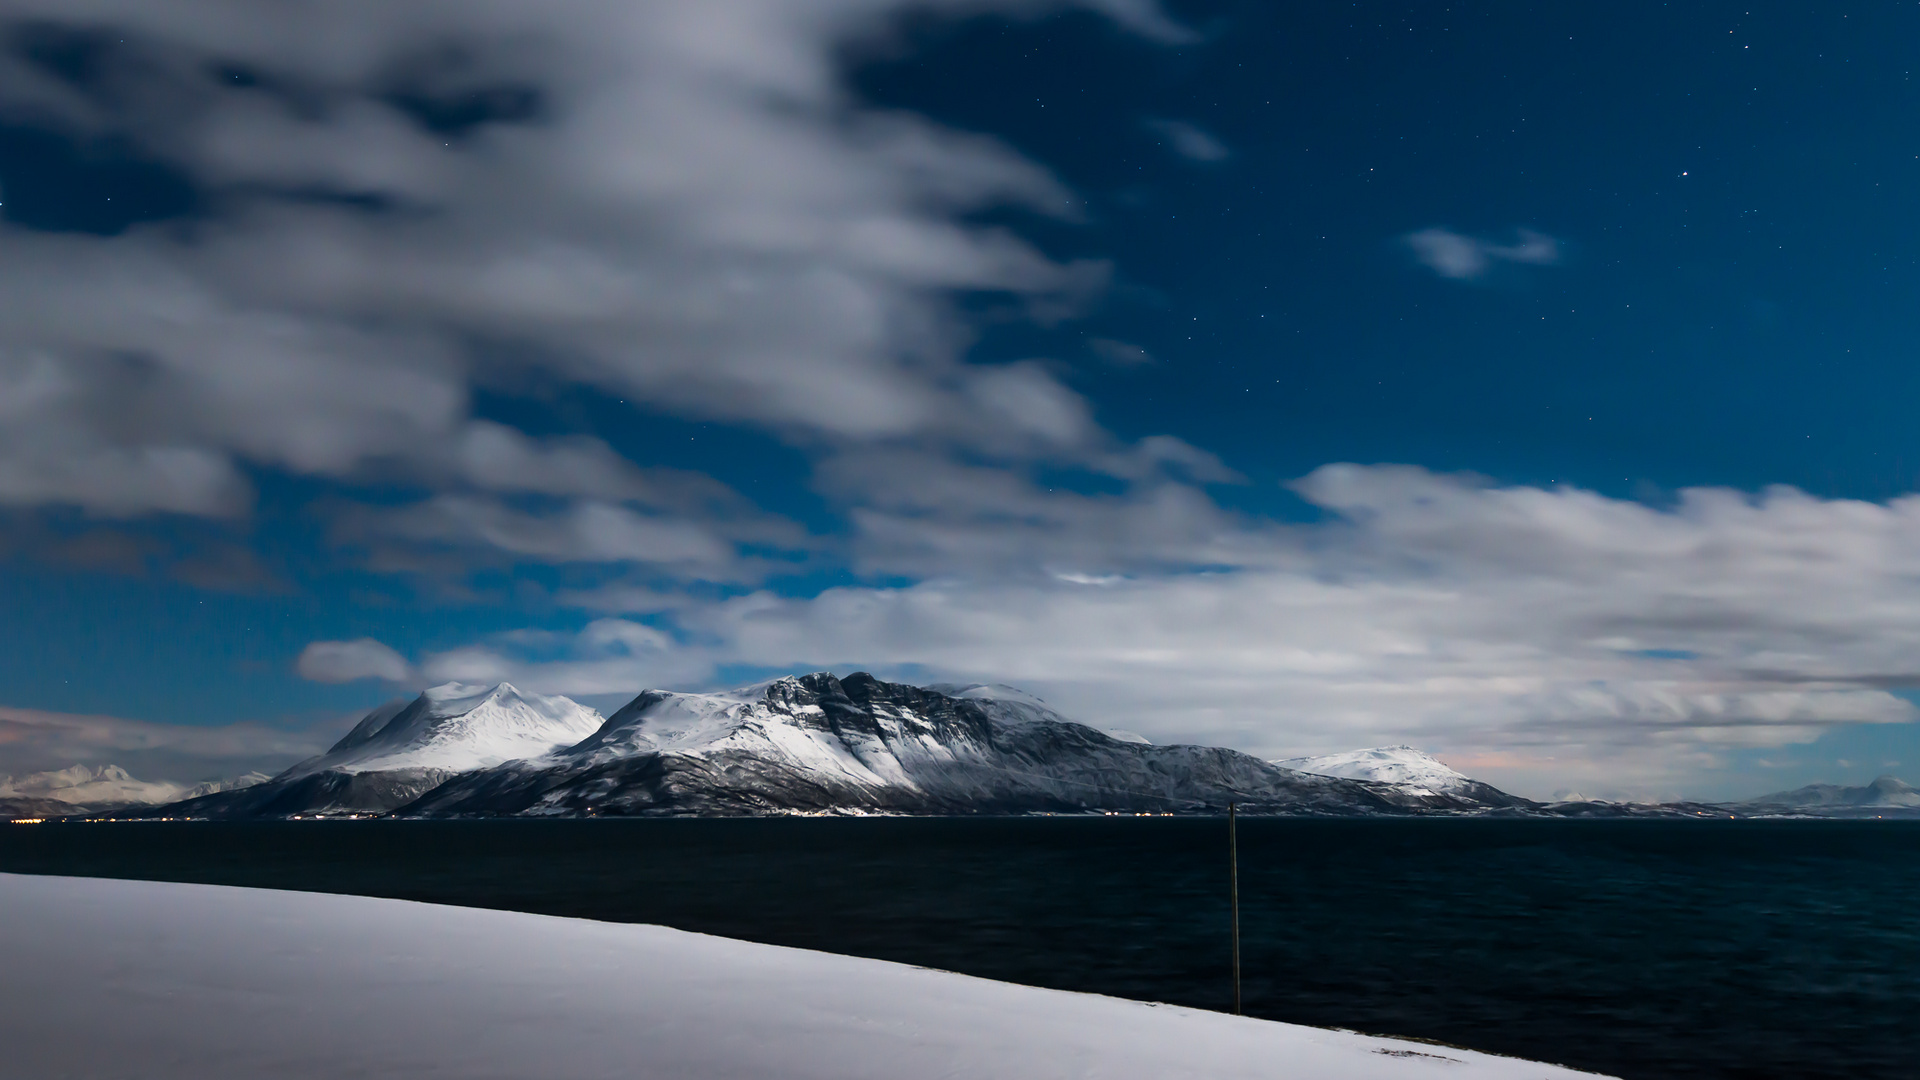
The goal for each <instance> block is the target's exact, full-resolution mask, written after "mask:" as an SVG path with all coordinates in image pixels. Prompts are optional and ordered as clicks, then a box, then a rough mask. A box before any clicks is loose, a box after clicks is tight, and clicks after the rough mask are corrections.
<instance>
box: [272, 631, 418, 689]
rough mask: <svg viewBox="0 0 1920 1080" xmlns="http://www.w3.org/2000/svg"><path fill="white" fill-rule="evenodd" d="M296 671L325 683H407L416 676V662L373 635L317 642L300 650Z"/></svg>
mask: <svg viewBox="0 0 1920 1080" xmlns="http://www.w3.org/2000/svg"><path fill="white" fill-rule="evenodd" d="M294 670H296V671H298V672H299V673H300V677H301V678H303V679H311V680H313V681H314V682H324V683H344V682H355V681H357V680H360V679H384V680H386V681H387V682H393V683H404V682H408V681H410V680H412V678H413V665H411V664H409V663H407V658H406V657H404V656H401V655H400V654H399V653H397V652H395V651H393V649H391V648H389V647H388V646H386V645H384V644H382V643H381V642H378V641H375V640H374V639H373V638H356V639H355V640H353V641H316V642H313V643H312V644H310V645H308V646H307V647H306V648H304V649H302V650H300V658H299V660H297V661H295V663H294Z"/></svg>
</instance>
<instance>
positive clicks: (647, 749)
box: [152, 672, 1524, 817]
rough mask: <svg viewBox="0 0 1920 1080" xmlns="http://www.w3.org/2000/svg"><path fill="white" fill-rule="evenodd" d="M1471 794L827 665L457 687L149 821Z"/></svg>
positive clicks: (988, 810)
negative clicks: (690, 678) (1097, 723)
mask: <svg viewBox="0 0 1920 1080" xmlns="http://www.w3.org/2000/svg"><path fill="white" fill-rule="evenodd" d="M1436 764H1437V763H1436ZM1441 768H1444V766H1442V767H1441ZM1482 789H1484V792H1483V791H1482ZM1461 791H1462V792H1464V793H1461V794H1456V793H1454V792H1453V791H1451V790H1449V791H1440V790H1434V789H1428V788H1419V787H1415V786H1412V785H1407V784H1394V783H1378V782H1374V781H1370V780H1366V779H1353V778H1346V777H1338V776H1325V775H1317V774H1313V773H1307V772H1300V771H1295V770H1293V769H1289V768H1283V767H1280V766H1277V765H1274V764H1272V763H1269V762H1265V761H1261V760H1260V759H1258V758H1255V757H1252V756H1250V755H1247V754H1242V753H1240V752H1238V751H1235V750H1228V749H1224V748H1221V747H1212V746H1178V745H1176V746H1154V745H1151V744H1148V743H1146V742H1145V741H1144V740H1140V739H1139V738H1138V736H1133V737H1132V738H1131V740H1130V739H1129V738H1128V737H1127V736H1125V734H1124V733H1106V732H1102V731H1100V730H1099V729H1096V728H1093V727H1089V726H1087V725H1085V724H1078V723H1075V722H1073V721H1071V720H1068V719H1066V718H1065V717H1063V716H1061V715H1060V714H1059V713H1058V712H1055V711H1054V710H1053V709H1052V708H1051V707H1049V706H1048V705H1047V704H1046V702H1044V701H1042V700H1040V699H1039V698H1036V697H1033V696H1032V695H1030V694H1025V693H1022V692H1021V691H1018V690H1015V689H1013V688H1011V687H1003V686H989V685H969V686H953V687H941V688H923V687H916V686H908V685H904V684H900V683H888V682H883V681H881V680H879V679H876V678H874V677H873V676H871V675H868V674H866V673H864V672H862V673H857V674H854V675H849V676H848V677H847V678H845V679H838V678H835V677H834V676H833V675H832V674H829V673H827V672H816V673H814V674H811V675H801V676H789V677H787V678H782V679H775V680H773V681H772V682H768V683H763V684H760V685H757V686H751V687H746V688H743V689H740V690H735V691H729V692H724V693H712V694H684V693H674V692H671V691H665V690H648V691H646V692H644V693H642V694H640V695H639V696H638V697H636V698H634V699H633V701H632V702H630V703H628V704H627V705H626V706H625V707H624V708H622V709H620V710H619V711H618V712H616V713H614V715H613V716H612V717H609V718H607V719H606V720H605V721H602V720H601V718H600V716H599V714H598V713H596V712H594V711H593V710H591V709H587V708H584V707H582V706H580V705H578V704H576V703H574V702H572V701H569V700H567V699H566V698H561V697H551V698H550V697H541V696H539V695H534V694H525V693H521V692H520V691H517V690H515V689H514V688H513V687H511V686H508V685H506V684H504V683H503V684H501V685H499V686H494V687H485V688H482V687H474V686H463V685H459V684H448V685H446V686H441V687H435V688H434V689H432V690H429V691H427V692H426V693H423V694H422V695H420V697H419V698H417V699H415V700H414V701H413V702H411V703H407V704H404V705H402V704H399V703H395V704H392V705H388V706H384V707H382V708H380V709H377V710H375V711H374V712H372V713H369V714H368V715H367V717H366V718H365V719H364V720H362V721H361V722H360V723H359V724H358V725H357V726H355V727H354V729H353V730H352V731H351V732H349V733H348V734H347V736H346V737H345V738H343V739H341V740H340V741H339V742H338V743H337V744H335V745H334V746H333V748H332V749H330V750H328V751H327V752H326V753H325V754H322V755H320V756H319V757H316V758H313V759H310V760H308V761H304V762H301V763H300V764H299V765H296V766H294V767H293V768H291V769H288V770H287V771H286V772H284V773H281V774H280V775H279V776H276V777H274V778H272V779H271V780H269V781H267V782H265V783H262V784H259V785H256V786H254V787H251V788H248V789H246V790H244V791H238V792H228V793H216V794H211V795H206V796H202V797H200V798H195V799H188V800H185V801H183V802H180V803H175V804H173V805H170V806H167V807H162V808H159V809H157V810H155V811H152V813H153V814H154V815H159V816H187V817H291V816H296V815H298V816H305V815H314V814H318V815H336V814H349V813H393V814H395V815H398V816H407V817H419V816H425V817H438V816H474V817H479V816H489V817H490V816H502V815H532V816H587V815H592V816H607V815H650V816H652V815H749V814H787V813H883V814H1018V813H1045V812H1062V813H1084V812H1089V811H1102V810H1105V811H1116V812H1174V813H1194V812H1198V813H1214V812H1219V811H1222V810H1224V809H1225V808H1226V806H1227V804H1228V803H1229V802H1235V803H1239V804H1240V805H1241V806H1242V807H1243V808H1245V809H1246V810H1247V811H1248V812H1250V813H1289V814H1328V815H1351V814H1395V813H1418V812H1427V811H1442V812H1446V811H1455V812H1458V811H1469V812H1470V811H1476V810H1484V809H1486V808H1488V807H1489V806H1504V805H1523V804H1524V800H1516V799H1512V797H1510V796H1505V795H1502V794H1501V793H1499V792H1497V791H1494V790H1493V789H1492V788H1487V787H1486V786H1485V785H1476V784H1474V782H1472V781H1466V787H1464V788H1462V789H1461ZM1487 792H1490V793H1492V798H1491V799H1489V798H1487V797H1484V796H1485V793H1487ZM1500 800H1504V801H1500Z"/></svg>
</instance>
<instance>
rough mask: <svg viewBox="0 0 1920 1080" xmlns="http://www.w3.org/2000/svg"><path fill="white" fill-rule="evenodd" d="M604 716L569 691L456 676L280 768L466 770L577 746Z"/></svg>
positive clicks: (297, 771)
mask: <svg viewBox="0 0 1920 1080" xmlns="http://www.w3.org/2000/svg"><path fill="white" fill-rule="evenodd" d="M604 722H605V717H602V716H601V715H600V713H599V712H598V711H597V710H594V709H589V708H587V707H586V706H584V705H581V704H578V703H577V702H575V701H573V700H572V699H570V698H564V697H548V696H545V695H542V694H529V693H524V692H522V691H520V690H518V689H515V688H514V686H513V684H512V683H500V684H498V685H495V686H473V685H469V684H467V683H457V682H450V683H447V684H445V685H443V686H436V687H433V688H432V689H430V690H425V691H422V692H421V694H420V696H419V697H417V698H414V699H413V701H411V702H409V703H407V704H405V705H399V704H398V703H392V704H388V705H384V706H382V707H381V708H378V709H375V710H374V711H373V712H371V713H368V714H367V717H366V719H364V720H362V721H360V723H358V724H356V725H355V726H354V728H353V730H352V731H349V732H348V733H347V735H346V737H345V738H343V739H341V740H340V741H339V742H337V743H335V744H333V747H332V749H330V750H328V751H327V752H326V753H324V754H322V755H320V756H319V757H316V758H311V759H309V760H307V761H303V762H301V763H300V764H298V765H295V766H294V767H293V768H291V769H289V770H287V772H285V773H283V774H281V775H282V776H306V775H310V774H312V773H317V772H327V771H332V772H344V773H363V772H387V771H391V770H394V769H439V770H442V771H445V772H465V771H467V770H468V769H483V768H486V767H488V766H491V765H498V764H500V763H501V762H503V761H512V760H514V759H515V758H524V757H537V756H539V755H541V754H544V753H546V752H547V751H549V750H553V749H556V748H558V747H563V746H572V745H573V744H574V743H577V742H579V741H580V740H581V739H584V738H586V737H587V736H589V735H591V734H593V733H594V732H595V731H598V730H599V729H600V725H601V724H602V723H604Z"/></svg>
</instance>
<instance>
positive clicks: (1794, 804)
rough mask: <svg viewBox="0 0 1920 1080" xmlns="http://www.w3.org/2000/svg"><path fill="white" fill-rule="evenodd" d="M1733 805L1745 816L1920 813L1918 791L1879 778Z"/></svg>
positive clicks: (1817, 786) (1811, 787)
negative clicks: (1865, 783)
mask: <svg viewBox="0 0 1920 1080" xmlns="http://www.w3.org/2000/svg"><path fill="white" fill-rule="evenodd" d="M1732 805H1733V806H1735V807H1737V808H1738V809H1740V810H1741V811H1744V812H1746V813H1748V814H1760V815H1767V814H1806V815H1815V816H1820V817H1856V816H1860V817H1870V816H1873V815H1874V814H1879V813H1884V812H1886V811H1894V812H1896V813H1900V812H1903V811H1904V812H1910V813H1920V790H1915V789H1914V788H1913V787H1911V786H1909V785H1907V784H1906V783H1903V782H1902V781H1900V780H1898V779H1895V778H1894V777H1891V776H1882V777H1880V778H1879V779H1877V780H1875V781H1874V782H1873V783H1871V784H1867V785H1865V786H1862V787H1845V786H1843V785H1840V784H1809V785H1807V786H1806V787H1803V788H1796V789H1794V790H1792V791H1778V792H1775V793H1773V794H1771V795H1762V796H1760V797H1759V798H1757V799H1751V800H1749V801H1747V802H1744V803H1734V804H1732Z"/></svg>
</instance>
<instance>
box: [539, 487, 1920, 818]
mask: <svg viewBox="0 0 1920 1080" xmlns="http://www.w3.org/2000/svg"><path fill="white" fill-rule="evenodd" d="M909 471H910V472H912V473H913V474H915V475H918V474H919V473H918V471H917V467H916V468H915V469H912V470H909ZM940 477H941V474H939V473H937V472H935V473H934V474H933V475H932V480H933V482H934V486H933V489H932V490H930V491H928V492H926V493H925V500H926V501H925V503H924V504H921V503H915V504H911V505H905V504H903V505H902V506H900V507H899V508H898V511H897V512H894V511H887V512H880V511H876V512H874V513H873V514H872V515H871V516H869V517H868V518H865V519H863V526H864V527H865V529H866V531H865V533H864V535H863V537H862V538H861V543H863V544H867V545H871V547H872V550H871V551H870V552H869V553H868V554H867V555H866V556H865V557H866V558H868V559H870V560H872V561H873V562H874V564H875V565H877V566H885V567H899V566H902V565H920V566H948V567H952V568H958V569H956V570H954V571H953V575H957V576H946V577H939V578H930V579H928V580H924V581H922V582H920V583H919V584H915V585H910V586H904V587H898V588H880V587H846V588H837V589H830V590H828V591H826V592H824V593H821V594H819V595H818V596H814V597H810V598H783V597H779V596H774V595H771V594H766V593H759V594H754V595H751V596H746V597H741V598H738V599H735V600H731V601H728V602H725V603H722V604H718V605H709V606H704V607H701V606H694V607H688V608H685V609H682V610H680V611H678V612H676V613H674V614H673V616H672V619H673V625H675V626H677V627H678V628H679V634H678V635H677V636H676V637H675V638H674V639H673V640H672V641H666V640H658V639H650V643H649V645H648V647H647V648H645V649H642V650H635V651H632V652H631V653H626V652H617V653H616V652H609V651H608V650H607V649H606V648H605V647H604V646H600V645H590V644H588V643H584V642H583V643H579V644H576V645H573V646H570V647H569V650H563V652H565V653H566V656H567V659H566V660H565V661H564V662H563V663H561V664H558V665H552V664H543V663H542V662H540V661H539V660H538V659H536V658H531V657H526V658H523V659H522V660H521V661H520V662H519V664H520V666H518V667H516V668H514V669H513V670H515V671H516V672H517V673H518V677H520V678H526V679H529V680H534V679H540V680H544V685H547V686H548V687H549V688H551V689H555V690H559V691H561V692H565V691H566V690H567V689H568V688H569V683H568V679H570V678H575V677H578V678H580V679H582V680H583V685H590V686H592V687H593V688H594V689H595V691H596V692H605V691H606V690H607V689H608V688H614V687H618V688H619V689H639V688H640V687H641V686H642V685H646V684H647V683H649V682H658V681H660V677H659V676H660V673H661V672H664V671H667V670H670V669H673V668H676V667H677V668H678V669H679V670H680V671H682V672H683V673H684V677H685V678H686V679H687V680H688V682H686V683H681V684H678V685H682V686H685V685H688V684H690V683H697V682H699V681H701V679H702V678H703V677H704V676H703V674H702V673H703V672H711V671H713V670H716V669H717V668H718V667H719V666H721V665H727V664H745V665H752V666H759V667H771V668H776V669H803V668H814V667H834V668H837V669H841V670H845V669H848V668H850V667H869V668H873V669H875V670H878V671H880V672H883V673H884V672H888V671H894V672H902V673H913V674H917V675H919V676H929V673H932V674H934V675H938V676H941V677H948V678H953V679H961V680H979V681H995V680H997V681H1004V682H1011V683H1013V684H1015V685H1021V686H1025V687H1028V688H1029V689H1033V690H1035V691H1037V692H1040V693H1042V694H1043V695H1044V696H1045V697H1046V698H1047V699H1048V700H1049V701H1052V702H1055V703H1056V704H1058V705H1060V706H1061V707H1062V708H1064V709H1065V710H1066V711H1067V712H1069V713H1070V714H1072V715H1076V716H1078V717H1080V718H1083V719H1086V720H1088V721H1090V722H1093V723H1097V724H1101V725H1105V726H1120V727H1125V728H1128V729H1130V730H1136V731H1140V732H1141V733H1143V734H1145V735H1147V736H1148V737H1150V738H1153V739H1154V740H1155V741H1161V742H1167V741H1178V740H1192V741H1201V742H1211V743H1221V744H1226V745H1233V746H1238V747H1241V748H1243V749H1246V750H1249V751H1252V752H1256V753H1261V754H1265V755H1269V756H1283V755H1292V754H1297V753H1309V752H1325V751H1330V750H1336V749H1346V748H1351V747H1354V746H1359V745H1374V744H1380V743H1388V742H1401V741H1406V742H1412V743H1415V744H1417V745H1422V746H1426V747H1429V748H1432V749H1435V750H1437V751H1440V752H1441V753H1442V754H1443V755H1445V756H1447V757H1448V760H1453V761H1456V762H1457V763H1464V765H1466V766H1470V767H1472V768H1473V769H1475V770H1477V771H1479V772H1483V773H1486V774H1487V775H1488V777H1489V778H1491V779H1496V780H1501V781H1505V782H1508V783H1511V784H1513V785H1515V786H1516V787H1520V788H1521V789H1523V790H1527V791H1531V792H1534V793H1536V794H1541V795H1544V794H1546V793H1548V792H1550V791H1552V790H1554V789H1555V788H1558V787H1578V788H1579V789H1581V790H1585V791H1587V792H1588V793H1589V794H1593V793H1594V791H1595V785H1597V784H1604V785H1606V786H1607V790H1609V791H1624V792H1627V793H1640V794H1668V795H1670V794H1675V793H1678V792H1680V791H1683V790H1696V791H1697V790H1698V786H1699V785H1700V784H1701V783H1703V782H1705V781H1704V780H1703V778H1705V777H1710V776H1711V775H1713V773H1714V770H1716V769H1718V768H1720V767H1721V766H1722V765H1724V763H1725V762H1727V761H1728V760H1729V755H1730V754H1732V753H1733V752H1734V751H1738V750H1743V749H1751V748H1762V747H1778V746H1785V745H1790V744H1796V743H1805V742H1808V741H1810V740H1812V739H1814V738H1817V737H1818V736H1819V735H1820V734H1822V733H1823V732H1826V731H1830V730H1832V729H1834V728H1836V727H1838V726H1842V725H1851V724H1862V723H1904V722H1910V721H1912V720H1914V719H1916V715H1917V714H1916V710H1915V708H1914V706H1913V705H1911V704H1910V703H1909V702H1908V701H1906V700H1905V699H1904V698H1902V697H1900V696H1897V695H1896V694H1894V693H1892V692H1891V691H1892V690H1895V689H1899V688H1904V687H1920V662H1916V661H1915V659H1914V658H1915V657H1917V656H1920V584H1916V583H1920V497H1910V498H1904V499H1900V500H1896V501H1894V502H1891V503H1886V504H1874V503H1864V502H1853V501H1847V500H1822V499H1816V498H1813V497H1811V496H1808V495H1805V494H1803V493H1800V492H1798V491H1795V490H1792V489H1788V488H1776V489H1772V490H1769V491H1767V492H1765V493H1763V494H1762V495H1760V496H1757V497H1754V496H1748V495H1744V494H1741V493H1738V492H1731V491H1723V490H1710V489H1703V490H1694V491H1687V492H1683V493H1681V496H1680V498H1679V501H1678V502H1677V503H1676V504H1675V505H1674V506H1673V507H1672V508H1671V509H1656V508H1652V507H1648V506H1645V505H1641V504H1638V503H1633V502H1627V501H1623V500H1618V499H1611V498H1607V497H1605V496H1602V495H1599V494H1596V493H1593V492H1589V491H1582V490H1578V489H1571V488H1556V489H1552V490H1546V489H1540V488H1530V487H1500V486H1495V485H1489V484H1485V483H1482V482H1478V481H1475V480H1473V479H1472V478H1464V477H1451V476H1440V475H1435V474H1432V473H1428V472H1426V471H1423V470H1420V469H1413V468H1394V467H1362V466H1353V465H1338V466H1328V467H1326V468H1323V469H1320V470H1318V471H1316V472H1315V473H1313V474H1312V475H1310V476H1308V477H1306V478H1304V479H1303V480H1302V481H1300V482H1299V483H1298V484H1297V485H1296V487H1297V490H1298V491H1299V492H1300V494H1301V495H1302V496H1303V497H1305V498H1306V499H1308V500H1309V501H1310V502H1313V503H1314V504H1316V505H1318V506H1320V507H1322V508H1323V509H1324V510H1326V511H1328V512H1329V514H1330V515H1331V517H1330V520H1329V521H1327V522H1324V523H1321V524H1316V525H1298V526H1278V525H1273V524H1271V523H1266V524H1262V523H1258V522H1254V521H1250V520H1246V519H1242V518H1238V517H1235V516H1233V515H1230V514H1227V513H1225V512H1223V511H1220V510H1218V509H1215V508H1212V507H1211V505H1210V504H1208V503H1206V502H1205V501H1204V500H1202V499H1200V498H1199V497H1198V496H1197V495H1195V494H1192V493H1188V494H1180V495H1178V497H1177V498H1178V500H1179V501H1177V502H1176V503H1175V504H1174V505H1175V506H1178V507H1180V509H1178V510H1176V509H1174V508H1173V507H1170V506H1167V505H1164V504H1162V503H1158V502H1155V501H1152V500H1149V501H1145V502H1142V503H1140V504H1137V506H1129V505H1128V504H1127V503H1125V502H1124V501H1123V500H1113V501H1103V500H1101V499H1096V498H1092V497H1087V496H1066V495H1060V494H1056V495H1054V496H1052V497H1050V498H1048V497H1043V496H1041V495H1039V494H1036V493H1034V492H1033V491H1030V490H1029V491H1025V492H1023V491H1021V490H1018V489H1017V486H1010V487H1006V488H992V489H991V492H997V493H998V495H999V497H1000V499H1001V500H1002V501H1004V502H1005V505H1006V506H1007V508H1008V510H1009V512H1010V513H1012V514H1013V515H1015V516H1017V517H1019V516H1025V517H1027V518H1029V520H1025V521H1023V522H1022V523H1021V527H1019V528H1014V529H1001V530H987V529H981V530H979V531H977V532H976V531H973V530H971V529H970V528H969V527H968V525H967V523H966V522H965V521H955V520H954V519H952V518H951V517H943V516H940V515H933V514H930V513H929V510H928V508H930V507H934V506H938V505H943V504H945V503H946V502H947V500H948V492H949V491H957V492H958V495H957V501H959V502H960V503H961V504H962V505H963V506H964V505H968V503H967V502H966V500H968V499H970V498H978V497H979V496H978V494H977V493H976V494H973V495H970V494H968V492H969V490H970V489H969V487H968V485H969V484H982V485H987V484H989V483H997V484H1006V483H1007V481H1006V479H1005V474H998V473H996V474H990V475H987V476H982V477H967V476H960V477H950V478H949V479H948V480H947V481H945V482H944V483H948V484H957V485H958V487H957V488H950V487H943V486H942V483H943V481H942V480H941V479H940ZM866 486H867V488H868V489H880V488H884V487H885V485H884V484H883V483H878V482H875V483H869V484H868V485H866ZM991 492H990V494H991ZM1163 497H1164V496H1154V498H1155V499H1158V498H1163ZM992 501H994V499H993V498H985V499H981V504H982V505H985V504H986V503H988V502H992ZM1010 535H1011V536H1012V537H1013V538H1012V539H1009V536H1010ZM916 552H922V553H924V554H916ZM1023 567H1024V569H1023ZM1122 571H1124V573H1122ZM508 652H509V653H511V650H508ZM576 652H577V655H575V654H576ZM623 680H624V682H623Z"/></svg>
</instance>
